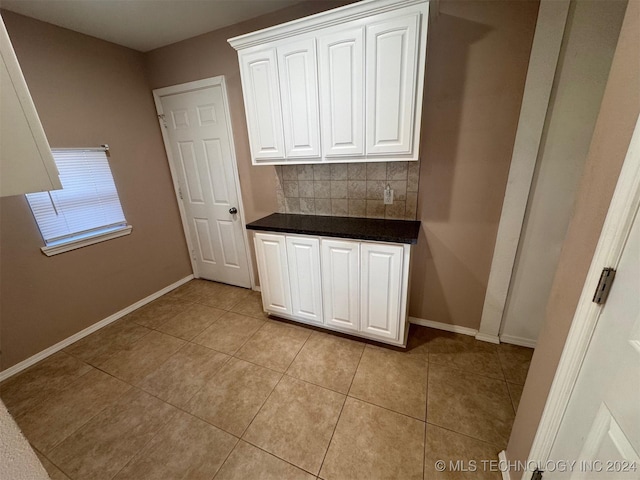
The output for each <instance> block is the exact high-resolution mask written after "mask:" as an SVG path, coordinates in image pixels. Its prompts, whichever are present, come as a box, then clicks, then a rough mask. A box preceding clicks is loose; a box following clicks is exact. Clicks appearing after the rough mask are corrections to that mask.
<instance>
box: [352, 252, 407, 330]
mask: <svg viewBox="0 0 640 480" xmlns="http://www.w3.org/2000/svg"><path fill="white" fill-rule="evenodd" d="M360 249H361V256H362V267H361V276H362V278H361V283H360V285H361V291H360V300H361V309H360V312H361V318H360V330H361V331H362V332H366V333H368V334H370V335H376V336H379V337H382V338H390V339H397V337H398V326H399V324H400V303H401V298H400V296H401V293H402V292H401V290H402V282H401V277H402V257H403V248H402V247H401V246H395V245H377V244H372V243H363V244H362V245H361V246H360Z"/></svg>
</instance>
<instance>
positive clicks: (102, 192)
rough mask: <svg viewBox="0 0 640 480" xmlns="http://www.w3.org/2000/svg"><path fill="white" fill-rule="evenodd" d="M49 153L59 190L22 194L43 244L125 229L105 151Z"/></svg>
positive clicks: (61, 151)
mask: <svg viewBox="0 0 640 480" xmlns="http://www.w3.org/2000/svg"><path fill="white" fill-rule="evenodd" d="M52 152H53V158H54V159H55V162H56V165H57V167H58V171H59V172H60V181H61V182H62V187H63V189H62V190H52V191H51V192H38V193H29V194H27V195H26V197H27V200H28V201H29V205H30V206H31V210H32V211H33V215H34V216H35V218H36V222H37V223H38V227H39V228H40V232H41V233H42V237H43V239H44V241H45V244H46V245H52V244H53V245H54V244H59V243H65V242H71V241H75V240H77V239H81V238H86V237H90V236H94V235H98V234H102V233H106V232H109V231H111V230H116V229H118V228H122V227H125V226H126V224H127V222H126V220H125V218H124V213H123V212H122V207H121V206H120V199H119V198H118V192H117V190H116V186H115V184H114V183H113V176H112V175H111V169H110V168H109V161H108V158H107V155H106V152H105V151H103V150H99V149H95V150H94V149H91V150H89V149H88V150H82V149H52Z"/></svg>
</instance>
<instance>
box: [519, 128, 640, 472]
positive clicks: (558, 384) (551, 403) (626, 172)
mask: <svg viewBox="0 0 640 480" xmlns="http://www.w3.org/2000/svg"><path fill="white" fill-rule="evenodd" d="M639 207H640V117H638V120H637V121H636V126H635V129H634V132H633V135H632V137H631V142H630V143H629V148H628V150H627V154H626V157H625V160H624V164H623V166H622V169H621V171H620V176H619V177H618V182H617V184H616V189H615V192H614V194H613V197H612V199H611V204H610V205H609V210H608V212H607V217H606V219H605V222H604V225H603V227H602V232H601V233H600V239H599V240H598V245H597V247H596V250H595V253H594V255H593V260H592V261H591V266H590V267H589V273H588V274H587V278H586V280H585V283H584V287H583V289H582V293H581V295H580V300H579V302H578V306H577V308H576V312H575V314H574V316H573V320H572V323H571V328H570V330H569V334H568V336H567V340H566V342H565V345H564V349H563V351H562V356H561V357H560V363H559V364H558V369H557V370H556V374H555V377H554V379H553V383H552V384H551V389H550V391H549V396H548V397H547V402H546V404H545V407H544V411H543V413H542V417H541V419H540V423H539V424H538V430H537V432H536V436H535V438H534V440H533V445H532V446H531V450H530V452H529V458H528V461H527V469H526V470H525V472H524V473H523V475H522V479H523V480H525V479H529V478H531V473H533V470H530V469H529V468H530V467H531V466H535V465H537V464H544V463H545V462H546V461H547V460H549V456H550V454H551V449H552V448H553V444H554V442H555V439H556V436H557V434H558V431H559V429H560V424H561V422H562V418H563V417H564V413H565V411H566V409H567V407H568V405H569V400H570V398H571V392H572V391H573V388H574V385H575V384H576V381H577V379H578V374H579V373H580V369H581V367H582V364H583V362H584V358H585V355H586V354H587V351H588V349H589V344H590V342H591V338H592V336H593V332H594V331H595V328H596V325H597V323H598V320H599V318H600V314H601V312H602V308H603V306H604V305H598V304H595V303H593V302H592V298H593V292H594V290H595V288H596V285H597V284H598V281H599V279H600V273H601V272H602V269H603V268H604V267H613V268H616V269H617V268H618V264H619V262H620V258H621V257H622V252H623V250H624V247H625V245H626V243H627V239H628V237H629V233H630V231H631V227H632V225H633V221H634V219H635V217H636V215H640V213H637V212H638V208H639Z"/></svg>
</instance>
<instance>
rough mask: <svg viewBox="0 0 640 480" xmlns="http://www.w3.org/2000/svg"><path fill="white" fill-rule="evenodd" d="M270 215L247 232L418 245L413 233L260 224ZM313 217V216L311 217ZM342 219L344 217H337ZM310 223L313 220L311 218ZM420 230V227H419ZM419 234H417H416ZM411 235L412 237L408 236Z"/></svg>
mask: <svg viewBox="0 0 640 480" xmlns="http://www.w3.org/2000/svg"><path fill="white" fill-rule="evenodd" d="M272 215H286V214H272ZM272 215H269V216H267V217H263V218H261V219H259V220H256V221H255V222H252V223H249V224H247V225H246V228H247V230H253V231H259V232H274V233H290V234H295V235H312V236H319V237H331V238H346V239H350V240H363V241H371V242H385V243H396V244H401V245H416V244H417V243H418V236H417V234H416V235H415V236H414V235H411V233H413V232H404V233H405V235H389V234H385V233H375V234H367V233H362V232H345V231H344V230H343V229H337V231H335V232H332V231H330V230H329V229H326V228H319V229H314V228H305V227H304V226H300V225H296V226H282V225H273V224H271V225H269V224H266V225H264V224H263V225H261V224H259V222H264V220H265V219H267V218H269V217H271V216H272ZM309 217H313V216H309ZM337 218H342V217H337ZM358 219H359V220H361V221H362V220H368V219H363V218H358ZM309 220H310V221H312V220H313V218H309ZM370 220H372V221H380V220H383V221H384V219H370ZM393 221H394V222H395V221H404V220H393ZM412 222H418V225H419V223H420V222H419V221H417V220H413V221H412ZM418 228H419V227H418ZM416 233H417V232H416ZM406 234H409V235H411V236H407V235H406Z"/></svg>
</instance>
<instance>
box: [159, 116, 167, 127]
mask: <svg viewBox="0 0 640 480" xmlns="http://www.w3.org/2000/svg"><path fill="white" fill-rule="evenodd" d="M158 118H159V119H160V121H161V122H162V125H163V126H164V128H167V119H166V118H165V117H164V113H161V114H160V115H158Z"/></svg>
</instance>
